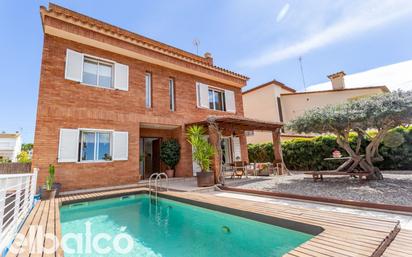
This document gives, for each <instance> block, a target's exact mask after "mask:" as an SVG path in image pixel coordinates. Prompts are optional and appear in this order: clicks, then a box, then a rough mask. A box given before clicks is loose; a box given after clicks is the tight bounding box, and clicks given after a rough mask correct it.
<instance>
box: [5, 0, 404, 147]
mask: <svg viewBox="0 0 412 257" xmlns="http://www.w3.org/2000/svg"><path fill="white" fill-rule="evenodd" d="M119 2H120V1H107V0H95V1H92V0H89V1H81V0H71V1H60V0H56V1H54V3H57V4H60V5H62V6H64V7H67V8H70V9H72V10H75V11H77V12H80V13H84V14H86V15H89V16H92V17H94V18H97V19H101V20H103V21H106V22H108V23H111V24H114V25H117V26H120V27H122V28H125V29H128V30H130V31H133V32H136V33H139V34H142V35H144V36H147V37H150V38H153V39H156V40H158V41H161V42H164V43H167V44H170V45H173V46H175V47H178V48H181V49H184V50H186V51H190V52H194V53H196V48H195V47H194V45H193V39H195V38H196V39H198V40H199V41H200V45H199V54H203V53H204V52H206V51H209V52H211V53H212V55H213V57H214V61H215V64H217V65H219V66H222V67H225V68H228V69H231V70H233V71H236V72H239V73H242V74H245V75H247V76H249V77H250V78H251V79H250V81H249V82H248V87H253V86H255V85H258V84H261V83H264V82H267V81H269V80H272V79H277V80H279V81H282V82H284V83H285V84H287V85H289V86H292V87H294V88H296V89H298V90H303V84H302V77H301V75H300V71H299V64H298V57H299V56H302V59H303V67H304V73H305V80H306V84H307V85H311V84H316V83H320V82H324V81H326V80H327V78H326V76H327V75H328V74H331V73H334V72H337V71H340V70H344V71H345V72H346V73H348V74H350V73H354V72H359V71H363V70H367V69H371V68H375V67H379V66H383V65H388V64H392V63H396V62H400V61H405V60H409V59H412V47H411V46H412V33H411V28H412V1H409V0H380V1H378V0H376V1H371V0H363V1H356V0H355V1H349V0H347V1H339V0H312V1H299V0H296V1H286V0H277V1H274V0H272V1H263V0H249V1H246V0H225V1H219V0H209V1H189V0H175V1H168V0H160V1H154V0H153V1H133V0H129V1H127V0H124V1H121V4H116V3H119ZM47 3H48V1H27V0H26V1H23V0H14V1H12V0H2V1H1V2H0V27H1V28H2V35H1V38H0V56H1V58H0V75H1V77H2V78H3V81H2V83H1V84H0V85H1V98H0V99H1V100H0V108H1V110H2V118H1V120H0V131H6V132H14V131H16V130H22V132H23V140H24V141H25V142H32V141H33V134H34V127H35V115H36V105H37V93H38V86H39V75H40V62H41V51H42V42H43V33H42V27H41V22H40V15H39V7H40V5H46V6H47Z"/></svg>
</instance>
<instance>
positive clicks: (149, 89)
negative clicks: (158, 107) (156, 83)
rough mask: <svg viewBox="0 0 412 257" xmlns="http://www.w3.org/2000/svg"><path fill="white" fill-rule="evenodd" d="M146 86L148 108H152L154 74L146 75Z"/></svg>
mask: <svg viewBox="0 0 412 257" xmlns="http://www.w3.org/2000/svg"><path fill="white" fill-rule="evenodd" d="M145 84H146V108H151V107H152V74H151V73H150V72H146V74H145Z"/></svg>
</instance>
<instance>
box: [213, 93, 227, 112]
mask: <svg viewBox="0 0 412 257" xmlns="http://www.w3.org/2000/svg"><path fill="white" fill-rule="evenodd" d="M225 106H226V104H225V93H224V92H223V91H219V90H216V89H211V88H209V108H210V109H212V110H219V111H225V110H226V108H225Z"/></svg>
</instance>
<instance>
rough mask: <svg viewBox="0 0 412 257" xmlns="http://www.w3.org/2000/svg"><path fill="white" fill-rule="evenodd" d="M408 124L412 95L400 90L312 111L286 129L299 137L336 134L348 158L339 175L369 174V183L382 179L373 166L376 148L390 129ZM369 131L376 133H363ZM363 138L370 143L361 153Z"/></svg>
mask: <svg viewBox="0 0 412 257" xmlns="http://www.w3.org/2000/svg"><path fill="white" fill-rule="evenodd" d="M409 124H412V91H400V90H399V91H395V92H391V93H384V94H378V95H373V96H370V97H363V98H358V99H354V100H350V101H347V102H345V103H342V104H337V105H328V106H325V107H318V108H314V109H311V110H309V111H306V112H305V113H304V114H303V115H302V116H300V117H298V118H297V119H295V120H293V121H291V122H290V123H289V124H288V126H287V127H288V129H290V130H293V131H296V132H298V133H332V134H335V135H336V137H337V139H336V141H337V143H338V145H339V146H340V147H342V148H343V149H344V150H345V151H346V152H347V153H348V155H349V157H350V158H349V159H348V160H347V161H345V162H344V163H343V164H342V165H340V166H339V167H338V169H337V170H338V171H342V170H345V171H348V172H352V171H363V172H368V173H370V175H369V177H368V178H369V179H382V178H383V177H382V174H381V172H380V171H379V169H378V168H377V167H375V166H374V164H373V163H374V162H376V161H379V160H382V159H383V158H382V157H381V156H380V155H379V152H378V148H379V145H380V143H381V142H382V140H383V138H384V137H385V135H386V134H387V133H388V131H389V130H390V129H391V128H394V127H397V126H401V125H405V126H407V125H409ZM368 129H375V130H376V131H377V132H376V134H374V135H370V134H368V133H366V130H368ZM350 132H356V133H357V134H358V137H357V143H356V146H351V145H350V144H349V133H350ZM365 137H370V143H369V144H368V145H367V146H366V148H365V149H361V147H362V140H363V139H364V138H365ZM361 150H362V151H361ZM361 152H364V156H363V155H361Z"/></svg>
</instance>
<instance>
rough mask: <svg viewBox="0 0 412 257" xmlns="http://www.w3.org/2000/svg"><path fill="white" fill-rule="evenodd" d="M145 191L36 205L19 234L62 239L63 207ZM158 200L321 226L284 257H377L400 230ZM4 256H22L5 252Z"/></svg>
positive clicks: (277, 208) (277, 209)
mask: <svg viewBox="0 0 412 257" xmlns="http://www.w3.org/2000/svg"><path fill="white" fill-rule="evenodd" d="M147 191H148V190H147V189H146V188H133V189H123V190H112V191H106V192H95V193H84V194H75V195H67V196H62V197H60V198H56V199H54V200H47V201H40V202H39V203H37V205H36V206H35V208H34V209H33V211H32V213H31V214H30V215H29V217H28V218H27V220H26V222H25V224H24V225H23V226H22V228H21V229H20V233H22V234H26V235H27V234H28V233H29V227H30V225H43V227H42V229H43V230H44V232H49V233H54V234H55V235H56V236H57V237H58V238H59V239H61V224H60V211H59V208H60V206H61V205H63V204H70V203H76V202H82V201H90V200H99V199H107V198H114V197H120V196H124V195H130V194H138V193H146V192H147ZM161 196H162V197H165V198H169V199H172V200H177V201H180V202H185V201H186V202H187V203H190V204H193V203H194V204H195V205H198V206H201V207H202V205H203V206H205V207H206V208H209V209H211V208H215V209H216V210H218V211H221V210H223V212H227V211H233V210H235V213H233V214H235V215H237V214H236V213H239V214H241V215H246V216H247V215H251V216H250V217H258V218H262V217H265V219H266V221H267V222H265V223H268V222H269V224H270V222H279V221H283V220H288V221H290V222H292V223H295V224H305V225H309V226H310V227H311V228H313V227H321V228H322V229H323V231H321V232H320V233H319V234H317V235H315V236H314V237H313V238H312V239H310V240H308V241H306V242H305V243H303V244H301V245H300V246H298V247H297V248H295V249H294V250H292V251H290V252H289V253H287V254H285V255H284V256H295V257H296V256H311V255H312V256H348V255H349V256H381V255H382V253H383V252H384V251H385V249H386V248H387V246H388V245H389V244H390V243H391V241H392V240H393V239H394V238H395V237H396V235H397V234H398V232H399V231H400V225H399V222H393V221H385V220H380V219H375V218H365V217H359V216H356V215H353V214H342V213H333V212H329V211H321V210H313V209H306V208H302V207H291V206H282V205H276V204H268V203H258V202H253V201H247V200H239V199H226V198H225V199H223V198H222V197H218V196H213V195H207V194H200V193H192V192H190V193H189V192H184V193H182V192H162V193H161ZM241 215H239V216H241ZM252 219H253V218H252ZM283 227H284V226H283ZM299 231H300V230H299ZM312 232H313V231H312ZM42 234H43V235H44V233H38V234H36V236H41V235H42ZM43 242H44V245H45V246H46V247H50V244H51V242H50V241H48V240H43ZM28 245H29V244H27V242H26V244H24V242H17V240H16V241H15V242H13V247H15V248H18V249H20V251H21V252H24V250H26V251H27V247H33V246H31V245H29V246H28ZM6 256H7V257H12V256H13V257H16V256H23V255H21V254H12V253H9V254H7V255H6ZM43 256H59V257H60V256H62V257H63V256H64V253H63V250H62V249H61V248H60V247H59V248H58V249H57V251H56V252H55V254H52V255H46V254H44V255H43Z"/></svg>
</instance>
